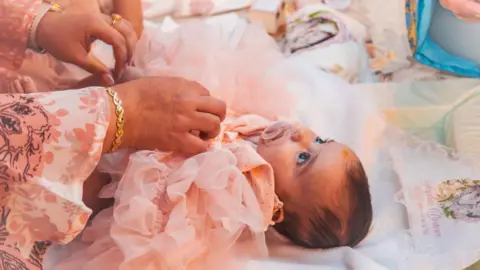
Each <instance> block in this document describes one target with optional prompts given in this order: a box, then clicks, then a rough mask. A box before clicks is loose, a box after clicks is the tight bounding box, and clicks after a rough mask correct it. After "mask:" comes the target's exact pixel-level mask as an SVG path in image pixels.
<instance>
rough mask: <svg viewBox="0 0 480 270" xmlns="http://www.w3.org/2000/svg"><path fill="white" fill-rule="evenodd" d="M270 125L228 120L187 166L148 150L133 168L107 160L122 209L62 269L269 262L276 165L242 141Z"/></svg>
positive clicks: (109, 214)
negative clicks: (262, 259) (250, 260)
mask: <svg viewBox="0 0 480 270" xmlns="http://www.w3.org/2000/svg"><path fill="white" fill-rule="evenodd" d="M268 124H269V122H268V121H267V120H265V119H263V118H262V117H259V116H256V115H245V116H242V117H239V118H232V119H228V120H227V121H225V124H224V125H223V131H222V132H221V134H220V135H219V136H218V137H217V138H216V139H215V140H214V141H212V144H211V147H210V149H209V150H208V151H207V152H206V153H203V154H199V155H196V156H194V157H191V158H187V159H185V158H182V157H178V156H175V155H173V154H171V153H164V152H158V151H140V152H136V153H133V154H131V155H130V156H129V161H128V165H127V166H125V165H124V164H125V163H124V162H122V161H121V160H122V159H123V160H124V161H126V160H127V159H128V153H123V154H122V153H118V154H113V155H112V156H110V157H107V158H106V160H104V161H103V164H102V165H100V166H101V167H102V166H103V169H104V170H107V171H109V172H110V173H111V174H112V175H113V176H114V178H115V176H121V179H120V180H119V181H115V180H114V182H113V183H112V184H110V186H107V187H106V188H105V189H104V190H103V192H102V194H101V196H102V197H114V198H115V205H114V206H113V207H112V208H110V209H106V210H104V211H103V212H101V213H99V214H98V215H97V216H96V217H95V218H94V219H93V222H92V224H91V226H89V227H87V229H86V230H85V232H84V233H83V235H82V236H81V239H79V241H77V243H76V244H77V245H78V246H75V248H74V250H75V252H73V253H72V254H71V256H70V257H69V258H68V259H67V260H65V261H63V262H61V263H60V264H58V265H57V267H56V268H55V269H56V270H60V269H68V270H74V269H83V270H88V269H91V270H94V269H95V270H97V269H102V270H114V269H115V270H116V269H121V270H135V269H145V270H149V269H152V270H159V269H161V270H170V269H175V270H176V269H188V270H191V269H198V270H203V269H209V270H211V269H219V270H220V269H242V267H241V266H242V261H243V260H244V259H246V258H249V257H252V256H255V257H257V256H264V255H266V252H267V250H266V245H265V240H264V232H265V231H266V230H267V228H268V227H269V226H270V225H272V224H273V222H272V215H273V213H274V210H275V209H278V208H279V207H281V202H280V201H279V200H278V198H277V196H276V195H275V193H274V179H273V170H272V168H271V166H270V165H269V164H268V163H267V162H266V161H265V160H264V159H263V158H262V157H261V156H260V155H259V154H258V153H257V152H256V150H255V147H254V145H253V144H252V143H251V142H249V141H246V140H244V139H242V137H243V136H251V135H255V134H258V133H259V132H261V131H262V130H263V129H264V128H265V127H266V126H267V125H268ZM126 157H127V158H126ZM112 161H113V162H112ZM121 168H125V170H124V171H123V172H122V169H121ZM112 191H114V192H112ZM113 193H114V194H113ZM78 242H80V243H78Z"/></svg>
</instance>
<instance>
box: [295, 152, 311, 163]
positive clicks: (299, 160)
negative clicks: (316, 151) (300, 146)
mask: <svg viewBox="0 0 480 270" xmlns="http://www.w3.org/2000/svg"><path fill="white" fill-rule="evenodd" d="M309 159H310V154H309V153H307V152H302V153H300V154H299V155H298V157H297V165H302V164H303V163H305V162H307V161H308V160H309Z"/></svg>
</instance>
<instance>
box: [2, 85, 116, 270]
mask: <svg viewBox="0 0 480 270" xmlns="http://www.w3.org/2000/svg"><path fill="white" fill-rule="evenodd" d="M83 97H92V98H90V99H87V100H85V99H82V98H83ZM85 101H86V102H87V104H89V106H90V107H92V108H93V107H96V109H95V110H86V109H85V108H82V106H85ZM109 101H110V100H109V97H108V95H107V94H106V93H105V91H104V89H103V88H91V89H84V90H77V91H61V92H53V93H43V94H41V95H3V96H1V97H0V142H1V143H0V166H1V167H2V170H1V171H0V176H1V180H3V181H0V184H1V185H2V188H1V189H0V200H1V202H2V205H1V206H2V207H3V209H4V210H5V211H8V218H5V220H4V231H1V228H2V227H0V236H1V235H3V236H4V238H3V241H2V242H1V243H0V244H3V245H2V246H1V248H0V251H2V252H3V251H5V249H6V248H7V247H10V248H14V249H15V248H18V250H19V251H20V252H21V253H22V255H23V257H24V258H25V260H24V262H25V263H26V265H27V263H28V265H34V266H35V265H36V266H38V265H39V259H38V256H37V255H38V254H39V253H42V252H44V249H46V247H47V246H48V245H46V243H45V242H44V241H49V242H53V243H68V242H69V241H71V240H73V239H74V238H75V237H76V236H77V235H78V233H79V232H81V231H82V230H83V228H84V226H85V224H86V222H87V220H88V218H89V216H90V213H91V210H90V209H89V208H87V207H86V206H85V205H84V204H83V202H82V196H81V194H82V192H81V189H82V185H81V184H80V185H79V184H78V183H81V182H82V181H84V180H85V179H86V178H87V177H88V176H89V175H90V173H91V172H92V171H93V170H94V168H95V166H96V164H97V162H98V160H99V157H100V155H101V152H102V147H103V138H104V136H105V133H106V130H107V127H108V122H109V117H110V102H109ZM32 254H37V255H35V256H34V255H32ZM0 257H1V254H0ZM28 258H30V259H28ZM36 258H37V259H36ZM0 259H1V258H0ZM15 269H24V268H15ZM25 269H30V268H25Z"/></svg>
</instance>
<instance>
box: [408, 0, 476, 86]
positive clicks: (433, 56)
mask: <svg viewBox="0 0 480 270" xmlns="http://www.w3.org/2000/svg"><path fill="white" fill-rule="evenodd" d="M438 4H439V2H438V0H418V3H417V10H416V13H417V14H416V15H417V29H416V32H417V48H416V49H415V53H414V57H415V59H416V60H417V61H418V62H420V63H422V64H424V65H427V66H430V67H433V68H435V69H439V70H443V71H447V72H450V73H454V74H456V75H460V76H465V77H473V78H480V67H479V65H478V64H477V63H476V62H475V61H471V60H468V59H465V58H462V57H457V56H454V55H452V54H449V53H448V52H446V51H445V50H443V49H442V48H441V47H440V46H439V45H438V44H437V43H436V42H434V41H433V40H432V39H431V38H430V36H429V32H428V30H429V27H430V22H431V20H432V15H433V12H434V10H435V7H436V5H438ZM472 34H476V33H472Z"/></svg>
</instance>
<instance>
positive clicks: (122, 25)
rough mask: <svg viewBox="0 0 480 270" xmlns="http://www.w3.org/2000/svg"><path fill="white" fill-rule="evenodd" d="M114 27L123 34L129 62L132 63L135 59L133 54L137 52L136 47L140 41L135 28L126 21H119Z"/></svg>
mask: <svg viewBox="0 0 480 270" xmlns="http://www.w3.org/2000/svg"><path fill="white" fill-rule="evenodd" d="M110 20H112V19H110ZM112 27H113V28H115V29H116V30H117V31H118V32H119V33H120V34H122V36H123V38H124V39H125V41H126V48H127V58H128V60H127V61H130V60H131V59H132V57H133V53H134V52H135V45H136V44H137V41H138V37H137V34H136V33H135V29H134V28H133V26H132V24H131V23H130V22H129V21H127V20H125V19H121V20H120V21H117V22H116V23H115V24H113V25H112Z"/></svg>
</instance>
